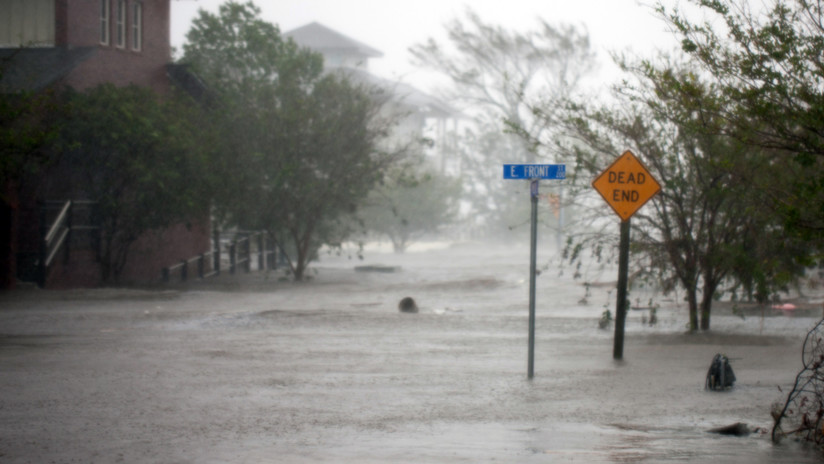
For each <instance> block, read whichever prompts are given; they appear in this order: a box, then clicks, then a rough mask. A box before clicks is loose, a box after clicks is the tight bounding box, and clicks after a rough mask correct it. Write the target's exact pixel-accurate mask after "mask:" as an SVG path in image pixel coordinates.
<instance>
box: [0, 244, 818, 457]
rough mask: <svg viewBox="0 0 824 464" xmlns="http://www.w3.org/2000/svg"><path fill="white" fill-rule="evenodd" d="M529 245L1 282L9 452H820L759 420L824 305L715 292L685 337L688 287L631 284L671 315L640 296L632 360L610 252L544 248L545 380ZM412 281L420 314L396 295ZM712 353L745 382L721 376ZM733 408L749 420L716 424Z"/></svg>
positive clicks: (3, 402)
mask: <svg viewBox="0 0 824 464" xmlns="http://www.w3.org/2000/svg"><path fill="white" fill-rule="evenodd" d="M527 253H528V252H527V250H524V249H521V248H520V247H515V248H512V247H495V246H479V245H464V246H453V247H434V248H432V249H428V250H418V251H414V252H411V253H408V254H407V255H403V256H397V255H394V254H391V253H380V252H372V253H367V260H366V261H365V262H360V261H354V260H348V259H347V258H346V257H333V256H325V257H323V259H322V261H321V262H320V263H319V264H318V266H317V268H318V273H317V275H316V277H315V279H314V280H313V281H312V282H310V283H306V284H291V283H282V282H281V283H278V282H277V279H276V276H273V275H269V276H267V277H264V276H262V275H253V276H246V277H243V278H241V279H226V280H224V281H219V282H213V283H211V284H210V285H209V286H202V285H194V286H192V288H190V289H189V290H187V291H184V292H180V293H178V292H167V293H156V292H140V291H134V290H128V291H124V290H96V291H84V292H39V291H33V290H29V291H19V292H13V293H11V294H6V295H2V296H0V305H2V309H0V372H2V375H0V411H2V414H1V415H0V461H2V462H50V461H54V462H118V461H121V462H191V463H203V462H207V463H208V462H215V463H217V462H351V463H378V462H380V463H386V462H435V463H437V462H443V463H447V462H448V463H452V462H468V463H469V462H471V463H474V462H519V463H521V462H526V463H529V462H585V463H593V462H595V463H598V462H604V463H625V462H647V463H658V462H721V463H738V462H742V463H775V462H778V463H780V462H786V463H805V462H824V460H822V459H821V456H822V455H821V454H820V453H819V452H818V451H815V450H811V449H808V448H807V447H804V446H801V445H799V444H798V443H794V442H791V441H788V442H785V443H782V444H780V445H774V444H772V442H771V441H770V440H769V435H768V434H767V433H763V432H762V431H761V429H763V430H767V429H769V428H770V427H771V426H772V419H771V418H770V415H769V410H770V404H771V403H772V402H773V401H781V400H782V399H783V397H784V394H785V393H782V391H780V390H779V388H780V389H783V391H784V392H786V391H787V388H788V387H789V386H790V384H791V382H792V381H793V379H794V376H795V374H796V373H797V372H798V370H799V369H800V364H801V361H800V359H801V342H802V341H803V338H804V335H805V334H806V331H807V330H808V329H809V328H811V327H812V326H813V325H814V324H815V323H816V322H817V319H816V317H813V315H812V314H810V313H803V312H799V313H798V315H797V316H796V317H789V315H784V314H782V313H773V312H766V313H765V314H764V317H763V318H762V317H760V315H759V316H749V317H747V318H745V319H742V318H740V317H738V316H735V315H733V314H731V313H730V312H729V311H726V312H725V311H722V310H719V312H718V314H716V315H715V316H714V318H713V328H714V329H713V331H712V332H711V333H709V334H698V335H692V336H690V335H685V334H684V327H685V323H686V308H685V307H684V305H683V303H679V302H678V300H679V298H678V297H677V296H676V297H662V296H660V295H658V294H656V293H655V292H654V291H651V290H647V291H643V290H640V289H636V290H635V291H634V292H633V294H632V295H631V298H632V299H633V301H636V300H637V301H639V302H642V303H644V304H639V306H643V305H645V304H646V303H648V301H649V299H650V298H652V299H654V300H655V301H654V302H655V303H656V304H659V305H660V309H659V311H658V319H659V322H658V324H656V325H655V326H649V325H644V324H642V322H643V318H644V316H645V315H646V314H647V313H648V311H644V310H639V311H632V312H631V313H630V315H629V320H628V322H627V341H626V347H625V349H624V360H623V361H620V362H616V361H614V360H613V359H612V343H613V338H612V332H611V331H609V330H599V329H598V328H597V320H598V318H599V316H600V314H601V312H602V311H603V310H604V309H605V308H609V309H612V310H614V308H613V307H614V292H611V291H610V287H609V282H610V281H614V280H615V278H616V276H615V274H614V272H615V271H614V269H611V268H600V267H599V266H596V265H593V266H590V267H589V268H586V269H584V270H583V272H582V274H583V277H582V279H585V280H588V281H589V282H591V283H592V285H590V286H589V292H587V289H586V287H585V286H584V285H582V281H581V280H575V279H573V278H572V275H571V272H569V271H564V272H561V271H560V270H559V269H558V268H557V267H556V266H554V265H553V264H552V263H551V261H550V259H549V257H546V258H542V259H541V260H539V262H541V263H545V264H548V265H547V266H546V267H545V268H544V270H543V272H542V274H541V276H540V278H539V281H538V282H539V289H538V305H537V306H538V321H537V330H536V338H537V341H536V364H535V378H534V379H533V380H532V381H529V380H527V379H526V358H527V342H526V339H527V314H526V313H527V311H526V309H527V284H526V280H527V271H528V269H527V267H526V266H527V264H526V263H528V256H527ZM364 264H370V265H385V266H390V267H399V268H400V269H399V270H398V271H397V272H394V273H374V272H373V273H368V272H367V273H362V272H355V270H354V267H355V266H356V265H364ZM404 296H412V297H413V298H415V299H416V300H417V302H418V305H419V306H420V308H421V312H420V313H419V314H401V313H399V312H398V311H397V302H398V301H399V300H400V299H401V298H403V297H404ZM816 316H817V315H816ZM718 352H722V353H725V354H726V355H727V356H728V357H730V359H731V360H732V364H733V368H734V369H735V373H736V376H737V378H738V382H737V383H736V387H735V388H734V389H733V390H732V391H729V392H725V393H710V392H706V391H704V390H703V382H704V376H705V374H706V370H707V368H708V366H709V363H710V361H711V360H712V357H713V355H714V354H715V353H718ZM735 422H744V423H747V424H748V425H749V426H750V427H752V428H753V429H755V431H754V433H752V434H751V435H749V436H746V437H725V436H720V435H715V434H710V433H708V432H707V430H709V429H711V428H714V427H719V426H724V425H728V424H732V423H735Z"/></svg>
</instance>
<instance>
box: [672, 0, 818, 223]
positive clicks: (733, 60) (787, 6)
mask: <svg viewBox="0 0 824 464" xmlns="http://www.w3.org/2000/svg"><path fill="white" fill-rule="evenodd" d="M692 3H693V4H695V5H697V6H698V7H699V11H700V12H702V13H705V19H703V20H700V21H692V20H691V19H690V18H689V16H688V15H686V14H683V13H682V12H680V11H679V10H677V9H675V10H669V9H667V8H665V7H663V6H660V5H659V7H658V11H659V14H660V15H661V17H662V18H663V19H664V20H666V21H667V22H668V23H669V24H671V25H672V26H673V27H674V29H675V30H676V31H678V32H679V33H680V34H681V36H682V37H683V40H682V48H683V50H684V51H685V52H686V53H688V54H689V56H690V57H691V58H692V59H693V60H694V62H695V63H696V64H697V65H698V66H700V71H699V72H700V73H702V74H706V75H707V76H709V77H711V78H712V79H713V82H714V84H715V92H714V93H713V95H711V96H704V98H700V99H699V98H689V93H690V92H691V91H692V89H691V86H690V84H689V82H688V81H685V80H684V79H681V78H679V77H681V76H676V75H672V74H667V73H666V72H665V70H661V71H662V72H661V73H659V75H658V76H657V80H658V81H659V82H660V83H661V85H662V86H666V88H668V89H669V92H668V93H667V94H665V95H662V98H668V99H682V100H684V101H686V102H689V103H690V104H691V108H692V110H693V111H694V112H695V113H696V114H701V115H708V116H710V117H711V118H712V119H714V120H716V121H718V123H717V124H715V125H713V126H711V127H708V128H707V129H711V130H713V131H715V132H717V133H721V134H726V135H729V136H731V137H734V138H736V139H738V140H741V141H742V142H744V143H746V144H748V145H752V146H757V147H762V148H765V149H769V150H772V151H774V152H776V153H778V154H783V155H784V156H783V157H784V159H785V160H787V161H789V160H791V162H792V163H797V164H798V165H800V166H802V167H803V171H804V174H805V175H802V176H801V177H799V178H798V179H797V180H796V182H795V185H794V186H793V188H792V189H790V190H785V189H777V188H775V187H774V186H771V185H769V184H766V185H764V186H762V187H763V188H765V189H767V190H768V191H770V192H772V193H773V195H772V197H771V200H772V201H771V204H772V205H774V206H775V207H777V208H778V211H780V212H781V213H782V214H783V215H784V217H785V218H786V221H787V224H788V225H790V226H791V227H792V228H793V229H795V230H797V231H800V232H802V233H803V234H804V235H805V236H806V237H816V238H820V237H821V236H822V234H824V201H822V200H823V199H824V181H822V179H824V176H821V175H820V173H821V172H822V168H824V164H823V163H824V156H823V155H824V132H822V130H821V121H822V119H824V87H822V86H821V82H822V79H824V39H823V38H822V37H824V18H823V17H822V4H821V2H815V1H809V0H774V1H772V2H769V3H768V4H766V5H763V7H764V9H763V10H762V11H755V12H754V11H753V10H752V9H751V6H752V7H754V6H756V5H755V4H752V2H746V1H743V0H692ZM759 5H760V4H759ZM717 20H720V21H717ZM787 164H789V163H787V162H786V161H785V162H784V165H785V166H786V165H787Z"/></svg>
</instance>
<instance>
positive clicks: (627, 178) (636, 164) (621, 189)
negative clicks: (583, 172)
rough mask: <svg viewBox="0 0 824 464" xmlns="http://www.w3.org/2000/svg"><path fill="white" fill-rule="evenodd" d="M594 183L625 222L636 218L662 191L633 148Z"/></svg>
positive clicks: (596, 188)
mask: <svg viewBox="0 0 824 464" xmlns="http://www.w3.org/2000/svg"><path fill="white" fill-rule="evenodd" d="M592 186H593V187H595V190H597V191H598V193H600V194H601V196H602V197H604V200H606V201H607V203H608V204H609V206H611V207H612V209H613V210H615V212H616V213H618V216H620V217H621V220H622V221H626V220H627V219H629V218H630V217H632V215H633V214H635V212H636V211H638V210H639V209H641V207H642V206H644V204H645V203H646V202H647V201H649V199H650V198H652V197H654V196H655V194H656V193H658V191H659V190H661V184H659V183H658V181H657V180H655V178H653V177H652V175H651V174H650V173H649V171H648V170H647V168H645V167H644V165H643V164H641V161H639V160H638V158H636V157H635V155H634V154H632V152H631V151H629V150H627V151H625V152H624V154H623V155H621V156H619V157H618V159H617V160H615V162H614V163H612V165H610V167H608V168H607V169H606V170H605V171H604V172H602V173H601V175H600V176H598V178H597V179H595V181H594V182H592Z"/></svg>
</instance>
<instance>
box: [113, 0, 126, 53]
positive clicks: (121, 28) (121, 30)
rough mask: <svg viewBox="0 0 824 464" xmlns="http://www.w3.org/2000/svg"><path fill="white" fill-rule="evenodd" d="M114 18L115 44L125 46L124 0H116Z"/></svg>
mask: <svg viewBox="0 0 824 464" xmlns="http://www.w3.org/2000/svg"><path fill="white" fill-rule="evenodd" d="M116 18H117V20H116V23H115V30H116V31H117V46H118V48H126V0H117V16H116Z"/></svg>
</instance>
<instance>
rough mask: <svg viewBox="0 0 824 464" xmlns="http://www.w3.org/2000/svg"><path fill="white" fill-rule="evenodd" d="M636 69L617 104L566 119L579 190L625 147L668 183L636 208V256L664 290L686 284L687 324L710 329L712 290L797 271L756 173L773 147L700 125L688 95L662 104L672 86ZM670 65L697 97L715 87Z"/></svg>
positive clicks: (762, 173) (600, 242) (767, 282)
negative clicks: (762, 146)
mask: <svg viewBox="0 0 824 464" xmlns="http://www.w3.org/2000/svg"><path fill="white" fill-rule="evenodd" d="M634 72H635V75H636V77H637V78H638V79H637V80H635V82H636V84H635V85H633V84H631V83H630V82H624V83H623V84H622V86H621V87H618V88H619V89H620V91H618V92H616V93H617V95H616V96H617V97H618V103H617V104H616V105H615V106H613V107H600V108H598V107H594V108H592V107H588V106H584V105H580V106H578V107H575V110H576V112H575V113H573V114H574V116H573V117H572V118H571V119H570V126H569V127H570V132H569V133H570V135H571V136H573V137H574V138H575V141H574V143H572V144H569V145H567V146H566V148H567V150H569V151H570V153H574V154H575V155H576V159H577V163H576V178H577V180H578V181H579V182H580V183H579V184H578V185H579V187H581V188H583V189H586V190H590V187H589V181H590V180H591V179H592V178H594V176H596V175H597V174H598V173H600V172H601V171H602V170H603V169H604V168H605V167H606V166H608V164H609V163H610V162H611V161H610V160H611V159H614V158H615V157H616V156H617V155H618V154H620V153H621V152H623V150H625V149H627V148H630V149H632V150H633V152H634V153H635V154H636V155H638V156H639V157H640V158H641V159H642V161H643V162H644V163H645V164H646V165H647V167H648V168H649V169H650V170H651V172H652V174H653V176H654V177H655V178H656V179H658V181H659V182H660V183H661V184H662V190H661V192H659V193H658V195H656V196H655V197H654V198H653V200H652V201H651V203H650V204H648V205H647V206H646V207H645V208H644V209H642V210H641V211H639V212H638V213H636V214H635V215H634V216H633V219H632V236H633V251H632V253H633V256H634V259H635V261H636V263H635V264H636V266H637V267H638V270H639V272H645V273H648V275H649V276H650V277H652V278H653V279H655V280H657V281H658V282H661V283H662V284H663V285H664V288H665V289H668V290H670V289H673V288H675V287H676V286H679V287H681V288H683V289H684V291H685V296H686V300H687V302H688V308H689V327H690V329H691V330H693V331H695V330H698V329H699V327H700V329H701V330H708V329H709V328H710V314H711V308H712V303H713V301H714V300H715V299H717V298H719V297H720V296H721V295H722V294H723V293H724V292H725V291H727V292H736V291H738V289H739V288H741V289H742V290H743V292H744V293H752V292H753V290H755V291H757V292H758V293H759V295H760V296H761V297H762V298H766V295H768V294H769V293H770V292H771V291H774V290H775V288H776V286H779V285H781V284H786V283H787V279H788V278H789V276H790V275H792V274H793V273H798V272H799V271H800V270H801V269H800V268H798V267H797V266H796V267H793V265H792V263H791V262H790V263H788V262H785V261H782V260H781V259H780V258H779V259H776V258H775V257H776V256H782V255H783V256H795V255H797V254H798V253H800V252H802V248H801V247H800V246H799V245H800V244H799V243H798V242H797V241H793V240H791V239H789V238H787V237H785V236H784V234H783V228H782V227H781V225H782V224H781V221H780V220H779V219H778V218H777V217H776V216H775V215H773V214H770V211H768V210H766V209H765V208H763V204H764V202H765V196H764V195H765V192H763V191H762V190H761V189H759V188H758V187H757V184H756V183H755V182H753V181H755V180H759V181H760V180H764V178H765V177H767V176H770V175H774V168H773V167H774V162H775V158H774V156H773V154H772V153H771V152H769V151H765V150H754V149H752V148H751V147H748V146H746V145H744V144H742V143H741V142H740V141H738V140H735V139H732V138H729V137H725V136H722V135H718V134H711V133H707V132H705V131H702V130H700V127H701V124H700V123H701V121H699V118H700V117H701V116H702V115H699V114H696V113H694V112H693V111H692V108H691V107H690V102H686V101H681V100H675V99H672V100H666V101H665V102H664V103H662V101H661V100H660V98H659V97H660V95H661V94H662V92H664V91H665V90H666V89H662V88H660V87H657V86H656V82H655V81H654V80H652V79H651V77H654V75H650V74H647V73H649V72H650V68H648V67H646V66H640V67H638V68H635V69H634ZM670 72H671V73H673V74H678V75H679V79H681V80H682V82H690V83H691V89H692V95H693V96H695V97H697V98H709V96H710V95H713V93H714V92H715V90H714V88H713V87H712V86H710V85H707V84H705V83H702V82H700V81H699V80H698V79H697V78H696V77H695V75H694V74H692V73H690V72H689V69H688V68H687V69H684V68H678V67H671V68H670ZM703 123H704V124H707V123H708V124H712V122H711V121H706V120H704V121H703ZM784 179H785V180H786V179H787V178H786V177H784ZM600 209H601V210H603V206H602V207H601V208H600ZM595 214H602V213H595ZM607 237H608V238H607ZM614 237H615V235H614V234H612V235H608V236H605V235H601V234H593V235H585V234H582V235H580V236H579V237H578V238H577V240H578V243H576V244H575V247H574V249H575V250H576V252H575V253H574V254H573V258H577V257H579V256H580V252H581V251H582V249H583V247H584V246H586V245H587V244H589V245H594V246H595V248H597V249H601V250H603V249H604V248H605V246H604V241H607V242H611V241H612V239H614ZM610 244H611V243H610ZM610 248H611V247H610ZM790 261H791V260H790ZM699 317H700V322H699Z"/></svg>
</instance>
